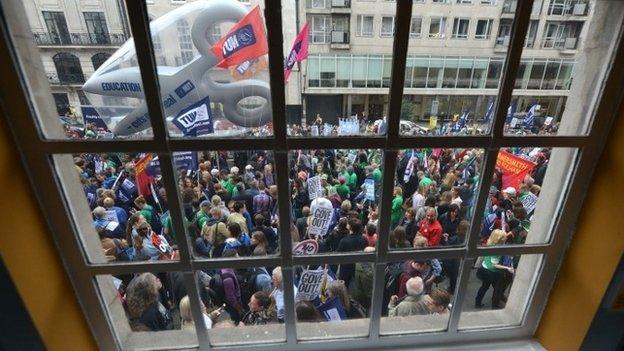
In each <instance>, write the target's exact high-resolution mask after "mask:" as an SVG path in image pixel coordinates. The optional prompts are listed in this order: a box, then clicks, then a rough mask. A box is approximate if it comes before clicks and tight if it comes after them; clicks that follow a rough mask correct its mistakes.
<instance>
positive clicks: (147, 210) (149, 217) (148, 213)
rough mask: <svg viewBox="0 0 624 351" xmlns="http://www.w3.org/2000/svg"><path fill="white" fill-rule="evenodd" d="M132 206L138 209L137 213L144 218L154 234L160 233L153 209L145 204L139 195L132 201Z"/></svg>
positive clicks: (157, 218) (159, 226)
mask: <svg viewBox="0 0 624 351" xmlns="http://www.w3.org/2000/svg"><path fill="white" fill-rule="evenodd" d="M134 205H135V206H136V207H137V208H138V209H139V212H141V214H142V215H143V217H145V220H146V221H147V223H149V224H150V226H151V227H152V229H153V230H154V231H155V232H156V233H160V232H161V229H162V228H161V225H160V218H159V217H158V214H157V213H156V211H155V210H154V208H153V207H152V206H151V205H148V204H147V201H146V200H145V198H144V197H143V195H139V196H138V197H137V198H136V199H134Z"/></svg>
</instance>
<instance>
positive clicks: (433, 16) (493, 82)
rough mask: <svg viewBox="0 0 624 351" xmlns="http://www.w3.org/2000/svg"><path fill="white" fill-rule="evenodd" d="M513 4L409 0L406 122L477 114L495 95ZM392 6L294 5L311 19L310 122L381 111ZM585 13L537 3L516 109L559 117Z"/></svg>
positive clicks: (339, 0) (563, 0) (354, 0)
mask: <svg viewBox="0 0 624 351" xmlns="http://www.w3.org/2000/svg"><path fill="white" fill-rule="evenodd" d="M516 6H517V1H515V0H414V2H413V13H412V21H411V26H410V41H409V44H410V46H409V50H408V58H407V67H406V72H405V90H404V108H403V110H402V118H404V119H410V120H414V121H419V120H420V121H422V120H425V119H428V118H429V116H431V115H432V114H437V115H438V117H439V118H442V119H449V118H452V117H453V116H454V115H455V116H456V115H458V114H461V113H463V112H464V111H470V113H471V114H474V116H475V117H476V118H483V116H484V115H485V112H486V109H487V107H488V105H489V103H490V102H491V101H493V99H494V98H495V97H496V94H497V92H498V88H499V84H500V79H501V72H502V66H503V63H504V60H505V55H506V53H507V49H508V45H509V38H510V34H511V28H512V24H513V18H514V15H515V9H516ZM395 7H396V3H395V2H394V1H387V0H376V1H375V0H306V1H301V2H300V7H299V10H300V11H301V12H302V13H305V18H306V20H307V21H308V23H309V24H310V43H311V44H310V57H309V59H308V62H307V65H304V72H303V75H302V76H303V81H304V82H303V84H302V85H303V90H302V93H303V95H304V99H303V100H304V102H303V103H304V105H305V108H304V111H305V112H306V116H307V117H308V118H310V116H315V115H316V114H320V115H322V116H323V117H324V118H325V119H329V120H330V121H331V120H332V119H333V118H334V116H346V115H353V114H358V115H359V116H367V117H369V118H372V119H377V118H380V117H382V116H384V115H386V114H387V110H388V90H389V86H390V75H391V71H392V69H391V68H392V67H391V65H392V41H393V36H394V30H395V18H394V16H395ZM591 16H592V7H591V3H590V2H588V1H584V0H537V1H535V3H534V7H533V11H532V14H531V22H530V26H529V30H528V33H527V38H526V42H525V48H524V51H523V54H522V64H521V66H520V71H519V73H518V78H517V81H516V86H515V90H514V94H513V95H514V102H515V104H517V111H525V110H526V109H527V108H528V107H529V106H531V105H532V104H534V103H538V104H540V106H541V111H542V114H545V115H547V116H553V117H555V118H560V117H561V115H562V113H563V109H564V105H565V103H566V98H567V96H568V95H569V89H570V85H571V80H572V72H573V69H574V64H575V62H576V56H577V54H578V53H579V52H581V51H582V49H583V45H584V42H583V38H584V34H585V31H586V30H587V27H588V26H587V25H586V23H587V22H588V21H589V20H590V18H591ZM434 101H437V102H436V103H434ZM434 105H436V106H437V113H432V112H435V111H432V106H434Z"/></svg>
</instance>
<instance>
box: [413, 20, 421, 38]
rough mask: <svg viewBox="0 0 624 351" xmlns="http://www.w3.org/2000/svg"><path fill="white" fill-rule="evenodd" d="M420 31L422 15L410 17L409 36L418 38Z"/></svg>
mask: <svg viewBox="0 0 624 351" xmlns="http://www.w3.org/2000/svg"><path fill="white" fill-rule="evenodd" d="M421 31H422V17H412V22H411V23H410V38H420V34H421Z"/></svg>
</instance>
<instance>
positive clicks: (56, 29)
mask: <svg viewBox="0 0 624 351" xmlns="http://www.w3.org/2000/svg"><path fill="white" fill-rule="evenodd" d="M43 20H44V22H45V24H46V27H47V29H48V36H49V38H48V41H49V42H51V43H54V44H57V45H58V44H71V37H70V35H69V30H68V29H67V22H66V21H65V14H64V13H63V12H50V11H43Z"/></svg>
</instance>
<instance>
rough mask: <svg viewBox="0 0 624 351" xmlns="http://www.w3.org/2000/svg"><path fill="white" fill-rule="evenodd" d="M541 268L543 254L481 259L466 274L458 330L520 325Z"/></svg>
mask: <svg viewBox="0 0 624 351" xmlns="http://www.w3.org/2000/svg"><path fill="white" fill-rule="evenodd" d="M541 265H542V255H518V256H485V257H480V258H479V259H478V260H477V261H476V263H475V265H474V267H473V268H472V270H470V271H468V272H467V273H468V274H470V278H469V280H468V286H467V287H466V289H467V290H466V295H465V296H464V301H463V303H462V306H461V308H462V313H461V316H460V318H459V328H460V329H473V328H474V329H476V328H492V327H507V326H518V325H520V324H521V323H522V319H523V316H524V311H525V309H526V307H527V305H528V303H529V301H530V300H531V297H532V295H533V294H532V292H533V286H534V282H535V277H536V275H538V274H539V272H540V270H541Z"/></svg>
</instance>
